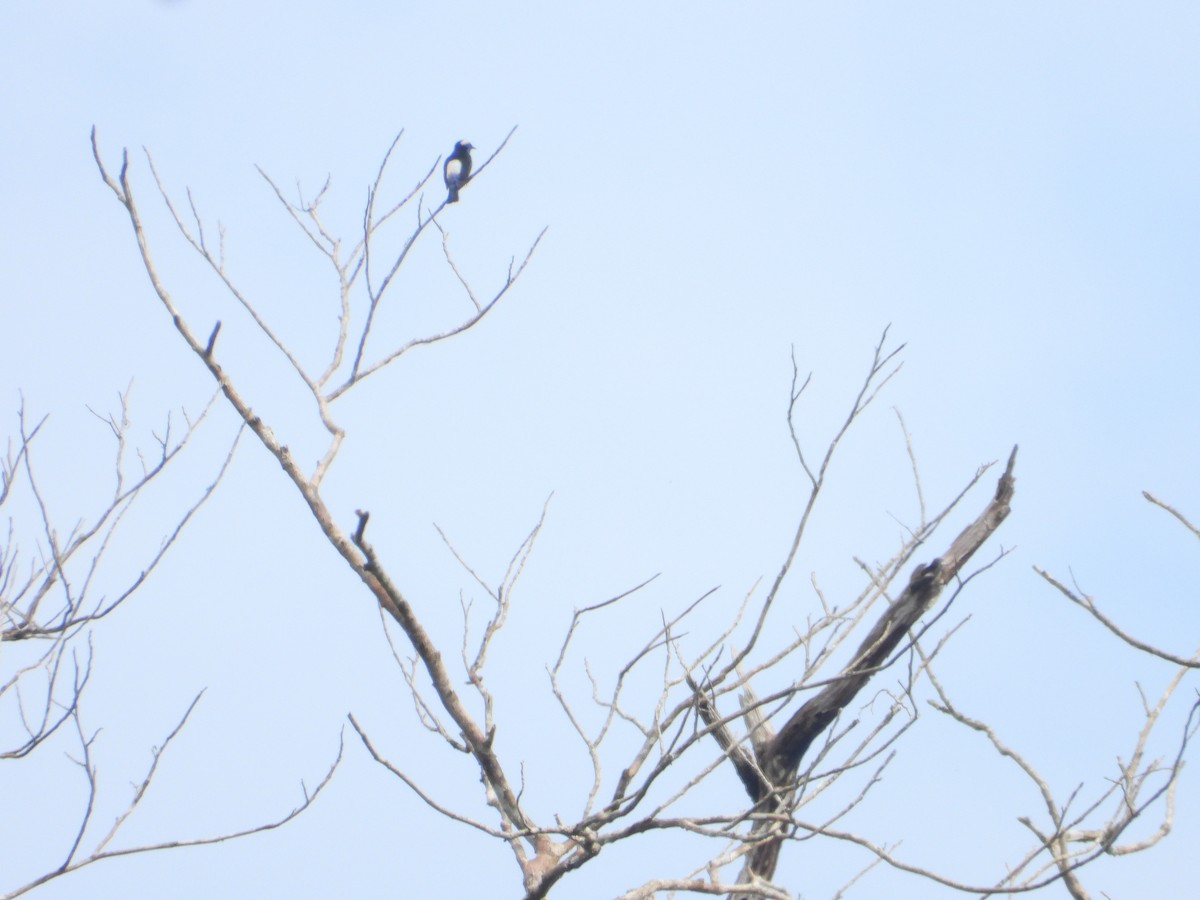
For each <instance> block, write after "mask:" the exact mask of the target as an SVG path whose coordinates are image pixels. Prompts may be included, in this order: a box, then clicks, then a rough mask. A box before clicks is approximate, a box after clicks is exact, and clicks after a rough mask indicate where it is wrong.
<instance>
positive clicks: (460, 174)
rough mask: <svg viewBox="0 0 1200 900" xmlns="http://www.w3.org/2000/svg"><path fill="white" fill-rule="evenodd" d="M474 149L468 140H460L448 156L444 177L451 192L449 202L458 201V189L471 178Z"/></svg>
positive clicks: (443, 167) (443, 172)
mask: <svg viewBox="0 0 1200 900" xmlns="http://www.w3.org/2000/svg"><path fill="white" fill-rule="evenodd" d="M474 149H475V148H474V147H473V146H472V145H471V144H469V143H467V142H466V141H459V142H458V143H457V144H455V145H454V152H453V153H451V154H450V155H449V156H447V157H446V164H445V165H444V166H442V177H443V178H445V179H446V190H448V191H449V192H450V196H449V197H447V198H446V202H447V203H457V202H458V189H459V188H461V187H462V186H463V185H464V184H466V183H467V182H468V181H470V180H471V151H472V150H474Z"/></svg>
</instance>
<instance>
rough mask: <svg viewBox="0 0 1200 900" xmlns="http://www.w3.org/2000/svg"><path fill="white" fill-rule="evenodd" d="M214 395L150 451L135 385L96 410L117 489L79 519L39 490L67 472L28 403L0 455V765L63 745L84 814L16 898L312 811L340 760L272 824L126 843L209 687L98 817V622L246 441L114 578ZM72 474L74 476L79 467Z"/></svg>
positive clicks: (146, 571)
mask: <svg viewBox="0 0 1200 900" xmlns="http://www.w3.org/2000/svg"><path fill="white" fill-rule="evenodd" d="M216 400H217V396H216V395H215V394H214V395H213V397H212V398H211V399H210V400H209V402H208V404H207V405H206V406H205V408H204V410H203V411H202V412H201V413H200V415H199V416H197V417H196V418H195V419H192V418H189V417H188V416H187V415H186V413H185V414H184V416H183V419H184V428H183V429H182V433H176V430H175V428H174V427H173V422H172V419H171V417H168V418H167V421H166V424H165V428H164V429H163V432H162V435H161V436H158V435H156V436H155V440H156V443H157V446H156V448H155V449H154V451H153V453H152V454H144V453H143V452H142V451H141V450H140V449H138V448H136V447H135V446H134V444H133V441H132V440H131V437H130V434H131V428H130V416H129V392H128V391H126V392H125V393H123V394H121V395H120V412H119V413H118V414H107V415H101V414H99V413H96V414H95V415H96V418H97V419H98V420H99V421H100V422H101V423H102V424H103V427H104V428H106V429H107V430H108V431H109V432H110V433H111V436H112V439H113V445H114V459H113V462H112V473H113V484H112V489H111V492H110V493H109V494H108V497H107V499H106V500H105V501H104V502H103V503H101V504H100V507H99V508H98V509H95V510H93V511H92V512H91V513H90V515H86V516H81V517H79V518H77V519H75V520H74V521H73V522H72V521H71V519H70V518H67V519H66V521H67V522H69V523H70V524H69V525H68V527H66V528H63V527H62V526H61V525H60V524H59V523H60V522H62V521H63V517H62V516H61V514H56V513H54V512H53V511H52V508H51V507H52V505H53V504H52V501H51V500H50V499H49V498H48V496H47V492H46V491H45V490H44V488H43V486H42V485H43V479H55V477H56V476H57V477H61V474H60V473H57V472H52V473H50V474H49V475H48V474H47V473H46V472H45V471H43V470H42V469H41V468H40V467H39V466H38V465H36V464H35V460H36V458H37V453H36V447H37V439H38V437H39V435H40V434H42V432H43V431H44V429H45V427H46V422H47V420H46V419H45V418H42V419H40V420H38V421H37V422H33V421H31V419H30V418H29V416H28V413H27V410H26V408H25V404H24V402H23V401H22V403H21V406H20V409H19V411H18V414H17V423H18V425H17V437H16V440H15V441H14V442H10V444H9V450H8V452H7V454H6V456H5V458H4V459H3V460H2V461H0V508H5V509H6V511H7V512H9V523H8V534H7V539H6V540H5V542H4V544H3V547H2V549H0V612H2V613H3V624H2V625H0V646H3V647H4V652H3V656H2V658H0V663H2V664H3V668H2V669H0V679H2V681H0V703H2V704H3V706H0V735H2V740H3V745H2V746H0V761H3V762H4V763H5V764H7V765H9V766H20V765H23V764H28V763H29V762H30V761H31V760H33V759H34V758H35V757H36V756H38V755H43V756H44V755H47V751H51V750H54V751H58V752H63V753H65V758H66V759H67V760H68V765H69V766H70V767H72V768H75V769H77V770H78V772H79V774H80V776H81V777H80V780H79V782H78V788H77V790H78V792H79V818H78V820H77V821H76V822H74V823H66V827H65V828H64V829H63V831H62V847H61V851H60V853H59V861H58V863H57V864H56V865H53V866H52V867H50V868H48V869H47V870H45V871H43V872H41V873H39V874H36V875H34V876H33V877H31V878H28V879H27V880H24V881H23V882H20V881H18V883H10V884H8V885H0V896H2V897H6V898H7V897H16V896H19V895H21V894H24V893H26V892H27V891H29V890H32V889H33V888H35V887H37V886H39V885H41V884H45V883H46V882H47V881H50V880H52V879H55V878H58V877H60V876H63V875H67V874H69V873H72V872H75V871H77V870H79V869H82V868H84V867H86V866H89V865H91V864H93V863H96V862H99V861H101V860H104V859H111V858H114V857H118V856H128V855H131V854H137V853H146V852H149V851H151V850H159V849H166V848H169V847H183V846H195V845H199V844H206V843H213V842H216V841H221V840H226V839H228V838H229V837H233V836H236V835H238V834H251V833H253V832H256V831H261V830H265V829H268V828H274V827H277V826H278V825H281V824H283V822H286V821H288V820H290V819H292V818H294V817H295V816H296V815H298V814H299V813H300V812H301V811H303V810H304V809H305V808H307V807H308V806H309V804H310V803H311V802H312V800H313V799H314V798H315V796H316V794H317V793H319V792H320V790H321V788H322V787H323V786H324V784H325V783H327V782H328V780H329V777H330V776H332V774H333V770H332V768H331V769H330V772H329V773H328V775H327V776H326V777H325V779H324V780H323V781H322V782H321V783H320V785H318V787H317V790H316V791H314V792H313V793H312V794H311V795H310V796H307V797H305V799H304V802H303V803H302V804H301V805H300V806H299V807H297V808H296V809H294V810H293V811H291V812H290V813H288V814H287V815H285V816H283V817H282V818H280V819H277V820H275V821H273V822H269V823H266V824H259V825H255V826H252V827H250V828H246V829H242V830H240V831H238V832H236V833H227V834H222V835H218V836H214V837H208V838H190V839H170V840H163V841H159V842H156V843H151V844H146V843H132V844H131V843H123V842H121V841H120V840H119V838H120V835H121V830H122V828H123V826H124V825H125V823H126V822H127V821H128V820H129V818H130V817H131V816H132V815H133V814H134V813H135V812H136V810H137V809H138V807H139V805H140V804H141V802H142V800H143V799H144V798H145V796H146V794H147V792H148V791H149V789H150V787H151V783H152V781H153V780H154V777H155V774H156V773H157V771H158V767H159V764H160V763H161V762H162V761H163V760H164V758H165V756H166V754H167V751H168V749H169V748H170V747H171V745H172V743H173V742H174V740H175V739H176V737H178V735H179V734H180V732H181V731H182V730H183V728H184V726H185V725H186V724H187V723H188V719H189V717H190V716H191V714H192V712H193V710H194V709H195V708H196V706H197V704H199V702H200V699H201V696H202V695H203V693H204V692H203V691H200V693H198V694H197V695H196V696H195V698H194V699H193V700H192V702H191V703H190V704H189V705H188V707H187V709H186V710H185V711H184V712H183V715H182V716H181V717H180V719H179V721H178V722H176V723H175V725H174V726H173V727H172V728H170V730H169V731H167V733H166V734H165V736H164V737H163V738H162V740H161V741H160V742H159V743H158V745H157V746H156V747H155V748H154V749H153V751H152V752H151V754H150V759H149V762H148V764H147V766H146V768H145V771H144V774H143V776H142V778H141V780H140V781H139V782H138V783H136V784H135V785H134V786H133V790H132V794H131V796H130V798H129V800H128V802H127V803H126V805H125V807H124V808H123V809H122V810H121V811H120V813H119V814H118V815H117V816H116V818H115V819H114V820H113V821H112V822H111V824H108V825H104V824H101V823H99V822H98V821H97V819H96V815H95V814H96V811H97V808H96V800H97V794H98V791H99V788H100V783H101V771H100V766H99V764H98V763H97V761H96V759H95V757H94V755H93V747H94V744H95V742H96V740H97V737H98V734H99V729H98V728H97V727H95V726H94V725H91V724H89V723H88V720H87V719H88V717H87V716H86V714H85V697H86V692H87V688H88V684H89V680H90V678H91V676H92V672H93V642H92V628H93V627H94V626H95V625H96V624H97V623H99V622H100V621H101V620H103V619H105V618H107V617H108V616H110V615H111V614H112V613H114V612H115V611H116V610H117V609H118V608H119V607H121V606H123V605H124V604H125V603H126V602H127V601H129V600H130V598H131V597H132V596H133V595H134V594H135V593H136V592H138V591H140V590H142V589H143V588H144V586H145V584H146V582H147V579H149V578H150V577H151V576H152V574H153V573H154V571H155V570H156V569H157V568H158V566H159V564H160V563H161V562H162V560H163V559H164V557H165V556H166V554H167V552H168V551H169V550H171V549H172V548H173V547H174V546H175V545H176V543H177V541H178V540H179V538H180V535H181V534H182V532H183V530H184V528H185V526H186V525H187V524H188V522H189V521H190V520H191V519H192V517H193V516H194V515H195V514H196V513H197V511H198V510H199V509H200V507H201V506H203V504H204V503H205V501H206V500H208V498H209V497H210V496H211V495H212V493H213V492H214V491H215V490H216V488H217V486H218V484H219V483H220V482H221V479H222V477H223V476H224V474H225V472H226V470H227V469H228V467H229V463H230V461H231V460H232V459H233V455H234V451H235V450H236V447H237V443H238V441H237V438H236V437H235V439H234V441H233V443H232V444H231V445H230V447H229V450H228V452H227V454H226V455H225V458H224V459H223V460H222V461H221V463H220V466H219V468H218V470H217V472H216V474H215V476H214V478H213V480H212V482H211V483H210V484H208V485H207V487H205V488H204V489H203V490H201V491H200V492H199V495H198V496H197V497H196V498H195V500H193V501H192V502H191V503H190V504H188V505H187V506H186V507H185V508H184V510H183V511H182V513H180V514H179V515H178V518H177V519H176V521H175V524H174V526H173V527H172V528H171V530H170V531H169V532H168V533H167V534H166V535H165V536H164V538H163V540H162V542H161V544H160V545H159V546H158V547H157V548H156V549H154V550H152V551H151V552H149V553H148V555H147V558H146V560H145V562H144V564H143V566H142V567H141V568H140V569H139V570H138V571H137V572H136V573H135V574H132V575H129V576H124V580H123V581H122V580H121V578H122V576H121V575H120V574H119V573H118V574H116V575H112V574H110V573H109V572H108V571H107V559H108V556H109V551H110V550H111V548H112V547H113V546H114V544H115V543H116V542H117V539H118V536H119V534H120V533H121V531H122V529H123V527H125V526H126V525H127V523H128V522H129V521H130V520H131V519H132V518H133V517H134V512H133V511H134V509H135V504H136V503H137V501H139V500H140V499H142V498H143V497H144V496H145V495H147V494H148V493H149V492H151V491H152V490H153V489H154V486H155V485H156V484H157V483H158V482H159V480H160V476H162V475H163V473H164V472H165V471H166V470H167V468H168V466H170V465H171V464H172V462H174V461H175V460H176V459H177V458H178V457H179V456H180V454H181V453H183V452H184V450H185V448H186V447H187V446H188V445H189V442H190V441H191V438H192V437H193V435H194V434H195V433H196V431H197V429H199V428H200V426H201V425H202V424H203V423H204V421H205V419H206V418H207V416H208V413H209V411H210V410H211V408H212V406H213V404H214V403H215V402H216ZM71 477H73V478H77V477H78V472H77V471H76V472H73V473H72V475H71ZM14 507H17V509H16V510H14ZM31 544H32V545H33V547H34V550H33V551H32V552H30V551H29V550H28V549H26V550H25V552H22V548H28V547H29V545H31ZM114 582H115V583H114ZM114 588H115V589H114ZM335 765H336V764H335ZM36 814H37V813H36V812H28V811H27V812H26V813H25V815H27V816H32V815H36ZM51 824H52V825H57V823H51ZM10 872H12V870H11V869H10ZM13 874H14V875H19V874H20V873H19V872H16V873H13Z"/></svg>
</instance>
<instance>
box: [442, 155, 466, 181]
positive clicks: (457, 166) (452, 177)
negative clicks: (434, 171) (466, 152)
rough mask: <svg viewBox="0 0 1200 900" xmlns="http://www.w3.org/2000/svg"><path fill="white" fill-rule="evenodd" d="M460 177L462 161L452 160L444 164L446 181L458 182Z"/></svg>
mask: <svg viewBox="0 0 1200 900" xmlns="http://www.w3.org/2000/svg"><path fill="white" fill-rule="evenodd" d="M461 176H462V160H458V159H452V160H449V161H448V162H447V163H446V180H447V181H458V179H459V178H460V177H461Z"/></svg>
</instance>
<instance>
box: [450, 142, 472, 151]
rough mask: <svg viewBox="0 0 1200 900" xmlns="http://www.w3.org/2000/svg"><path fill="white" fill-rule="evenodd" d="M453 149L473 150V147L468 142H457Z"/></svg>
mask: <svg viewBox="0 0 1200 900" xmlns="http://www.w3.org/2000/svg"><path fill="white" fill-rule="evenodd" d="M454 149H455V150H474V149H475V145H474V144H472V143H470V142H469V141H459V142H458V143H457V144H455V145H454Z"/></svg>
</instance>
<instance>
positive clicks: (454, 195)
mask: <svg viewBox="0 0 1200 900" xmlns="http://www.w3.org/2000/svg"><path fill="white" fill-rule="evenodd" d="M446 202H447V203H457V202H458V185H455V186H454V187H452V188H450V196H449V197H447V198H446Z"/></svg>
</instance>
